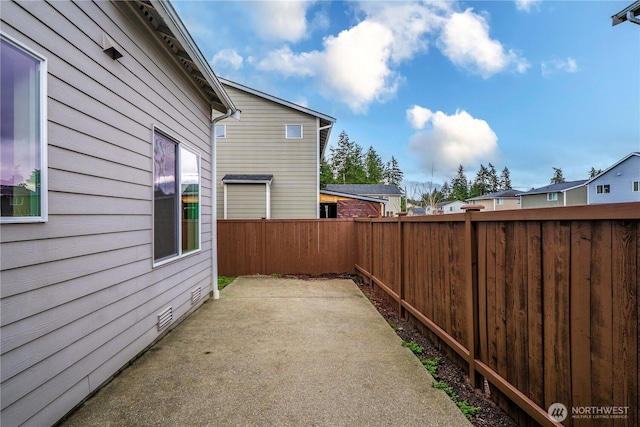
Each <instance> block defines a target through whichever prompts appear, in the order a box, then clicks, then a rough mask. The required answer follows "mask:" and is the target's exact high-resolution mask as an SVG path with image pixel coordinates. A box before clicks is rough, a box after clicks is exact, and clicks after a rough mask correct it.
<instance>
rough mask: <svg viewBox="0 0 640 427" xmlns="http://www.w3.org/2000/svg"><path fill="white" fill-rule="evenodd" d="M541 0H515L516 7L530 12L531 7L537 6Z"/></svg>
mask: <svg viewBox="0 0 640 427" xmlns="http://www.w3.org/2000/svg"><path fill="white" fill-rule="evenodd" d="M541 1H542V0H515V2H516V9H518V10H521V11H523V12H531V9H533V8H534V7H538V5H539V4H540V2H541Z"/></svg>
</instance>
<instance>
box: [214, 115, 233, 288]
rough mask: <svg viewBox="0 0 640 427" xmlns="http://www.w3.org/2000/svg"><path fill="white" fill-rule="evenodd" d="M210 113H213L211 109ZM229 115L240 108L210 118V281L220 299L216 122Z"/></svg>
mask: <svg viewBox="0 0 640 427" xmlns="http://www.w3.org/2000/svg"><path fill="white" fill-rule="evenodd" d="M232 105H233V104H232ZM211 113H212V114H213V109H212V111H211ZM229 117H233V118H234V119H236V120H240V110H238V109H236V108H235V107H234V108H229V109H227V112H226V113H225V114H223V115H221V116H218V117H214V118H212V119H211V281H212V282H213V283H212V288H213V289H212V290H213V299H214V300H215V299H220V290H219V289H218V226H217V215H216V211H217V210H218V209H217V207H218V198H217V196H218V188H217V187H218V184H217V182H216V181H217V178H216V177H217V173H218V171H217V167H216V165H217V159H216V150H217V143H216V123H218V122H219V121H220V120H224V119H226V118H229Z"/></svg>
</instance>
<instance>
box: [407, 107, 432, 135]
mask: <svg viewBox="0 0 640 427" xmlns="http://www.w3.org/2000/svg"><path fill="white" fill-rule="evenodd" d="M432 117H433V112H432V111H431V110H429V109H428V108H424V107H421V106H419V105H414V106H413V107H411V108H410V109H408V110H407V120H409V123H411V127H413V128H414V129H423V128H424V126H425V125H426V124H427V122H428V121H429V120H431V118H432Z"/></svg>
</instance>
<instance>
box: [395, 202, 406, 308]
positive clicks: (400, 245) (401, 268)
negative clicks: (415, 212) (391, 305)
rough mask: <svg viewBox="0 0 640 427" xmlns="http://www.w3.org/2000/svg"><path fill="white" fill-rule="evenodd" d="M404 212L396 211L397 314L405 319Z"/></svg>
mask: <svg viewBox="0 0 640 427" xmlns="http://www.w3.org/2000/svg"><path fill="white" fill-rule="evenodd" d="M406 214H407V213H406V212H398V274H397V277H398V284H399V285H400V289H399V290H400V292H399V294H400V298H399V299H400V301H398V314H399V315H400V318H402V319H405V318H406V317H407V313H406V311H405V309H404V306H403V305H402V303H403V302H404V239H403V236H402V218H403V217H404V216H405V215H406Z"/></svg>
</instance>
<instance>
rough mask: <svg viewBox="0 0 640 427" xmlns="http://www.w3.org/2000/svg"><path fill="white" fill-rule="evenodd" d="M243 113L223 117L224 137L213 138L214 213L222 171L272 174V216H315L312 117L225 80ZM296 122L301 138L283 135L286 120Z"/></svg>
mask: <svg viewBox="0 0 640 427" xmlns="http://www.w3.org/2000/svg"><path fill="white" fill-rule="evenodd" d="M225 89H226V90H227V93H228V94H229V96H230V97H231V99H232V100H233V103H234V104H235V105H236V106H237V107H238V108H239V109H240V110H242V119H241V120H239V121H237V120H234V119H225V120H222V121H220V122H219V124H224V125H226V138H218V139H217V178H218V179H217V180H216V183H217V185H218V190H219V191H218V200H217V209H218V216H219V217H220V218H222V213H223V209H224V200H223V198H222V178H223V177H224V176H225V175H227V174H268V175H273V182H272V184H271V218H276V219H277V218H317V217H318V190H319V181H318V180H319V175H318V170H319V169H318V165H319V160H318V132H317V129H318V124H317V118H316V117H313V116H311V115H309V114H305V113H303V112H300V111H296V110H294V109H292V108H289V107H286V106H284V105H280V104H276V103H275V102H272V101H269V100H268V99H264V98H261V97H259V96H256V95H253V94H250V93H247V92H244V91H242V90H239V89H236V88H233V87H231V86H228V85H225ZM288 124H289V125H294V124H301V125H302V126H303V132H302V135H303V138H302V139H286V138H285V125H288Z"/></svg>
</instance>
